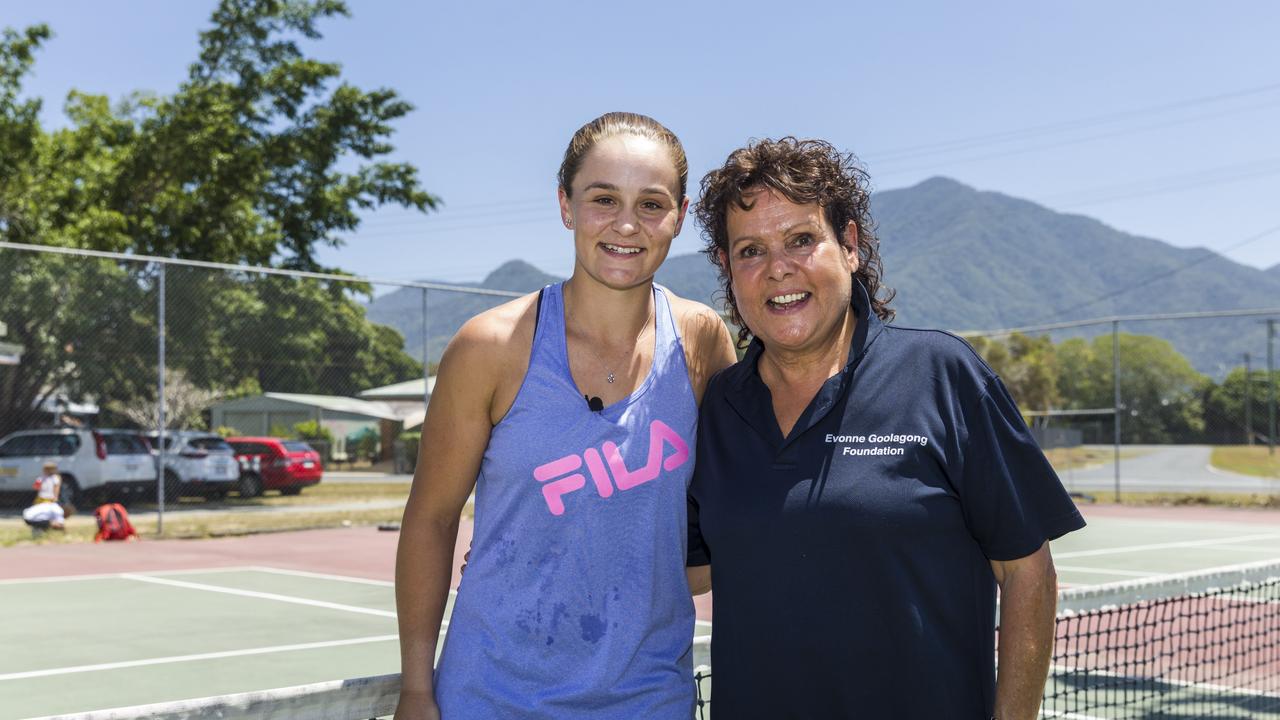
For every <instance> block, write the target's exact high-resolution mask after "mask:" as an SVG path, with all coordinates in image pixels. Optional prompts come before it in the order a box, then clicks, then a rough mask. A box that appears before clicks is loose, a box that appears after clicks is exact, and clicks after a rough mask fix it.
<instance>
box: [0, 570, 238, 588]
mask: <svg viewBox="0 0 1280 720" xmlns="http://www.w3.org/2000/svg"><path fill="white" fill-rule="evenodd" d="M253 569H255V568H253V567H249V566H247V565H241V566H236V567H215V568H201V569H195V570H140V571H138V572H145V573H147V574H148V575H200V574H203V573H217V572H244V571H247V570H253ZM129 574H130V573H96V574H92V575H50V576H47V577H33V578H9V579H6V580H0V585H23V584H26V583H33V584H34V583H49V582H70V581H73V580H119V579H121V578H123V577H125V576H126V575H129Z"/></svg>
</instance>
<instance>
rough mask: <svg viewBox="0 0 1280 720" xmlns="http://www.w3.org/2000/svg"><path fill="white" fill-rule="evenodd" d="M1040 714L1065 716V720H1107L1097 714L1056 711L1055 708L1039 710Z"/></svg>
mask: <svg viewBox="0 0 1280 720" xmlns="http://www.w3.org/2000/svg"><path fill="white" fill-rule="evenodd" d="M1040 715H1041V716H1042V717H1047V718H1065V720H1107V719H1106V718H1104V717H1098V716H1097V715H1081V714H1080V713H1072V712H1058V711H1057V710H1041V711H1040Z"/></svg>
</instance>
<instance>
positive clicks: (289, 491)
mask: <svg viewBox="0 0 1280 720" xmlns="http://www.w3.org/2000/svg"><path fill="white" fill-rule="evenodd" d="M280 494H281V495H301V494H302V486H301V485H291V486H289V487H283V488H280Z"/></svg>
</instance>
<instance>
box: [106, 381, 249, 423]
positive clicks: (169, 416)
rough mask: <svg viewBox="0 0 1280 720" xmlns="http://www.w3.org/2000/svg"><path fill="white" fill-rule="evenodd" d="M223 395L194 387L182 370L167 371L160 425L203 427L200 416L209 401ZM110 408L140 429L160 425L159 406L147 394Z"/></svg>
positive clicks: (117, 403) (215, 391)
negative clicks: (162, 420) (163, 422)
mask: <svg viewBox="0 0 1280 720" xmlns="http://www.w3.org/2000/svg"><path fill="white" fill-rule="evenodd" d="M223 396H224V393H223V392H221V391H218V390H206V389H204V388H200V387H196V386H195V385H193V384H192V383H191V381H190V380H188V379H187V374H186V373H185V372H184V371H182V370H171V371H169V373H168V374H167V375H166V377H165V381H164V399H165V418H164V419H165V424H164V426H165V427H166V428H171V429H183V428H191V429H203V427H204V424H205V423H204V419H203V418H202V417H201V415H202V414H203V413H204V411H205V409H206V408H208V407H209V405H210V404H211V403H213V402H215V401H217V400H220V399H221V398H222V397H223ZM111 410H112V411H114V412H115V413H117V414H119V415H121V416H122V417H124V418H126V419H128V421H129V422H130V423H132V424H133V425H136V426H137V427H140V428H156V427H159V426H160V418H159V412H158V411H159V406H158V405H157V404H156V401H155V398H154V397H153V396H151V395H150V394H148V395H139V396H137V397H135V398H133V399H131V400H126V401H119V402H116V403H115V404H114V405H113V406H112V408H111Z"/></svg>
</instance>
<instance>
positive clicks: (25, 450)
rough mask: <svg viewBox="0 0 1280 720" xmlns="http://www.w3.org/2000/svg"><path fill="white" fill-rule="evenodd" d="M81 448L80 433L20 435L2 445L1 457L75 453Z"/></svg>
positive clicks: (0, 449)
mask: <svg viewBox="0 0 1280 720" xmlns="http://www.w3.org/2000/svg"><path fill="white" fill-rule="evenodd" d="M78 449H80V437H79V436H78V435H62V434H53V433H50V434H48V435H19V436H18V437H15V438H10V439H9V440H8V441H7V442H5V444H4V445H0V457H38V456H42V455H59V456H63V457H66V456H68V455H75V454H76V450H78Z"/></svg>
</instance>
